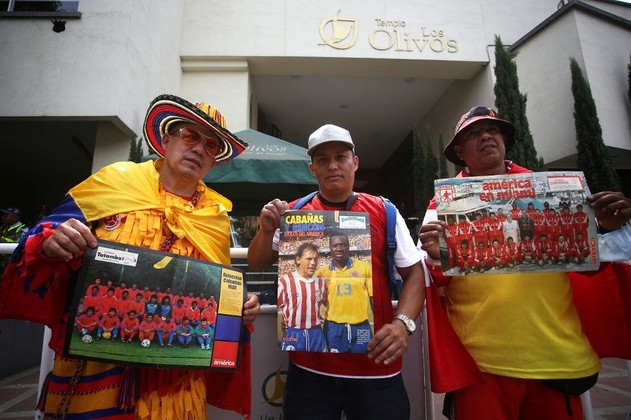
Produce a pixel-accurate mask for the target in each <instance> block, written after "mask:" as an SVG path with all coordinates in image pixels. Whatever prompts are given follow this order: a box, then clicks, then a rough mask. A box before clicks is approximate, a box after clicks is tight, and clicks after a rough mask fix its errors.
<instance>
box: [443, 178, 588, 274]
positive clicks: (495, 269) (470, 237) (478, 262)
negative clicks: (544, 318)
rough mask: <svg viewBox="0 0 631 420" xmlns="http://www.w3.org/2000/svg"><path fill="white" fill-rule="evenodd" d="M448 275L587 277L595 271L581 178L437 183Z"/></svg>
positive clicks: (585, 193)
mask: <svg viewBox="0 0 631 420" xmlns="http://www.w3.org/2000/svg"><path fill="white" fill-rule="evenodd" d="M434 188H435V198H436V206H437V211H438V217H439V219H441V220H444V221H445V222H446V223H447V225H446V226H445V229H444V231H443V235H442V236H441V237H440V238H439V240H440V248H441V266H442V270H443V273H444V274H445V275H449V276H453V275H463V274H498V273H515V272H533V271H537V272H541V271H550V272H552V271H586V270H596V269H598V266H599V259H598V239H597V236H596V224H595V221H594V212H593V210H592V208H591V207H590V206H589V203H587V196H589V195H590V192H589V188H588V186H587V183H586V181H585V176H584V175H583V173H582V172H533V173H524V174H515V175H500V176H488V177H467V178H449V179H438V180H436V181H435V182H434Z"/></svg>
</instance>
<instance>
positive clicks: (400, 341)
mask: <svg viewBox="0 0 631 420" xmlns="http://www.w3.org/2000/svg"><path fill="white" fill-rule="evenodd" d="M408 336H409V334H408V330H407V329H406V328H405V325H404V324H403V322H401V321H399V320H394V321H392V322H391V323H390V324H385V325H384V326H383V327H381V328H380V329H379V331H377V332H376V333H375V336H374V337H373V338H372V340H370V343H368V358H369V359H374V360H375V363H376V364H380V363H383V364H384V365H389V364H390V363H392V362H394V361H395V360H397V359H398V358H399V357H401V356H403V353H405V351H406V350H407V348H408Z"/></svg>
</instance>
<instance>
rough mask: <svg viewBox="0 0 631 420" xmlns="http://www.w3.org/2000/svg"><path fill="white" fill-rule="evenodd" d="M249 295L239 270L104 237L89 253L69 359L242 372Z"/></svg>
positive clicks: (77, 292) (74, 308)
mask: <svg viewBox="0 0 631 420" xmlns="http://www.w3.org/2000/svg"><path fill="white" fill-rule="evenodd" d="M245 298H246V285H245V282H244V280H243V273H242V272H241V271H239V270H236V269H234V268H232V267H227V266H223V265H219V264H213V263H210V262H207V261H202V260H198V259H194V258H188V257H182V256H179V255H175V254H170V253H165V252H159V251H154V250H149V249H144V248H139V247H134V246H131V245H123V244H119V243H116V242H110V241H104V240H99V245H98V247H97V248H95V249H91V248H88V250H87V251H86V254H85V256H84V257H83V265H82V267H81V269H80V271H79V274H78V279H77V283H76V285H75V289H74V292H73V295H72V303H71V310H70V319H72V320H74V322H71V323H69V325H68V331H67V334H66V343H65V346H64V356H67V357H74V358H79V359H82V358H83V359H90V360H99V361H105V362H114V363H117V364H129V365H139V366H150V367H169V368H176V367H177V368H187V369H195V368H199V369H209V370H223V371H230V370H237V369H238V368H239V362H240V354H241V352H240V339H241V329H242V308H243V303H244V301H245Z"/></svg>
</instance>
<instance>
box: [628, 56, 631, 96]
mask: <svg viewBox="0 0 631 420" xmlns="http://www.w3.org/2000/svg"><path fill="white" fill-rule="evenodd" d="M627 70H628V76H627V79H628V86H627V87H628V90H629V104H630V105H631V55H629V64H628V65H627Z"/></svg>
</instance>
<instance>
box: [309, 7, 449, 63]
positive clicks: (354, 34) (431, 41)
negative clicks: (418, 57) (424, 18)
mask: <svg viewBox="0 0 631 420" xmlns="http://www.w3.org/2000/svg"><path fill="white" fill-rule="evenodd" d="M340 12H341V10H338V12H337V14H335V15H333V16H330V17H328V18H326V19H324V20H322V22H320V37H321V38H322V41H323V43H322V44H320V45H328V46H329V47H331V48H335V49H337V50H347V49H350V48H352V47H353V46H355V45H356V44H357V43H358V42H360V43H361V42H367V43H368V45H370V47H371V48H373V49H375V50H377V51H391V50H394V51H396V52H401V53H415V54H427V53H436V54H443V53H447V54H454V53H456V52H458V41H457V40H455V39H451V38H449V36H448V35H447V34H446V33H445V31H444V30H443V29H441V28H430V27H426V26H423V25H418V24H413V23H410V22H406V21H405V20H390V19H381V18H375V19H373V21H372V23H369V24H366V26H367V27H368V29H369V30H370V32H369V34H368V36H367V37H366V38H365V39H362V38H360V37H359V33H360V30H359V29H360V21H359V18H357V17H348V16H340Z"/></svg>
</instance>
